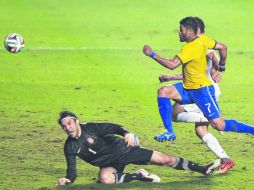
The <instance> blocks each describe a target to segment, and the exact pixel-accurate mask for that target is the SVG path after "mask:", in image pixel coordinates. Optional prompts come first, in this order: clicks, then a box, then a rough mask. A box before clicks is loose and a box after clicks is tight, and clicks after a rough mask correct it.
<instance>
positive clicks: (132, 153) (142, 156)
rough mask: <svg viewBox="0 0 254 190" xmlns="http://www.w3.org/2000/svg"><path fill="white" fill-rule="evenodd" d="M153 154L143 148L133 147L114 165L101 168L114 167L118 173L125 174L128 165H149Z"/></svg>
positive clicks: (151, 151)
mask: <svg viewBox="0 0 254 190" xmlns="http://www.w3.org/2000/svg"><path fill="white" fill-rule="evenodd" d="M152 154H153V150H150V149H146V148H142V147H131V148H130V150H129V151H128V152H126V153H124V154H122V155H121V156H120V157H119V158H118V159H117V160H115V161H114V162H113V163H111V164H107V165H105V166H102V167H100V168H101V169H102V168H107V167H113V168H115V169H116V170H117V172H123V170H124V168H125V166H126V165H128V164H135V165H147V164H148V163H149V162H150V161H151V158H152Z"/></svg>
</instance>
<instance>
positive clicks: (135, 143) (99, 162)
mask: <svg viewBox="0 0 254 190" xmlns="http://www.w3.org/2000/svg"><path fill="white" fill-rule="evenodd" d="M58 122H59V124H60V125H61V126H62V128H63V130H64V131H65V132H66V134H67V135H68V138H67V140H66V142H65V146H64V154H65V157H66V161H67V175H66V177H65V178H60V179H59V180H58V182H57V185H66V184H68V183H72V182H74V180H75V178H76V177H77V172H76V156H78V157H79V158H81V159H82V160H84V161H86V162H88V163H89V164H92V165H94V166H97V167H99V168H100V171H99V181H100V182H101V183H104V184H113V183H125V182H130V181H133V180H140V181H151V182H160V177H159V176H157V175H155V174H150V173H148V172H147V171H146V170H143V169H140V170H138V171H136V172H134V173H131V174H130V173H123V170H124V168H125V166H126V165H128V164H136V165H148V164H153V165H159V166H168V167H171V168H174V169H177V170H191V171H195V172H199V173H201V174H203V175H211V174H212V173H213V171H214V170H216V169H217V168H218V167H219V166H220V164H221V163H220V160H216V161H215V162H213V163H212V164H209V165H207V166H200V165H199V164H197V163H193V162H192V161H189V160H186V159H185V158H181V157H178V156H170V155H167V154H163V153H160V152H157V151H153V150H150V149H146V148H143V147H140V146H139V140H138V138H137V136H136V135H134V134H132V133H129V131H128V130H127V129H125V128H123V127H122V126H120V125H117V124H112V123H80V122H79V120H78V118H77V116H76V115H75V114H74V113H72V112H69V111H64V112H61V113H60V116H59V119H58ZM115 134H116V135H121V136H123V138H120V137H118V136H115Z"/></svg>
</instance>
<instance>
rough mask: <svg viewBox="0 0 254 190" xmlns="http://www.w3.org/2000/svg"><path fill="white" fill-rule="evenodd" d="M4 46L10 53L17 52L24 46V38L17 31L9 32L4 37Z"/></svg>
mask: <svg viewBox="0 0 254 190" xmlns="http://www.w3.org/2000/svg"><path fill="white" fill-rule="evenodd" d="M4 47H5V48H6V50H7V51H9V52H11V53H18V52H20V51H21V50H22V49H23V48H24V39H23V37H22V36H21V35H19V34H17V33H11V34H9V35H8V36H6V38H5V39H4Z"/></svg>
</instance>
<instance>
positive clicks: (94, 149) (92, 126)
mask: <svg viewBox="0 0 254 190" xmlns="http://www.w3.org/2000/svg"><path fill="white" fill-rule="evenodd" d="M80 127H81V130H82V132H81V136H80V137H79V138H78V139H75V138H71V137H68V138H67V140H66V142H65V145H64V154H65V157H66V162H67V176H66V178H68V179H70V180H71V181H72V182H73V181H74V180H75V178H76V177H77V171H76V156H78V157H79V158H81V159H82V160H84V161H86V162H88V163H90V164H92V165H94V166H98V167H102V166H104V165H107V164H110V163H113V162H114V160H116V159H117V158H118V157H119V156H120V155H121V154H123V153H125V152H128V151H129V150H130V148H129V147H127V145H126V143H125V142H124V140H123V139H122V138H120V137H117V136H115V135H114V134H117V135H121V136H124V134H125V133H128V130H127V129H125V128H123V127H122V126H120V125H117V124H112V123H85V124H80Z"/></svg>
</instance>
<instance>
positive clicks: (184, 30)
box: [178, 25, 188, 42]
mask: <svg viewBox="0 0 254 190" xmlns="http://www.w3.org/2000/svg"><path fill="white" fill-rule="evenodd" d="M187 32H188V31H187V28H185V27H184V26H183V25H180V29H179V32H178V33H179V39H180V42H186V41H187V39H188V36H187V34H188V33H187Z"/></svg>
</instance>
